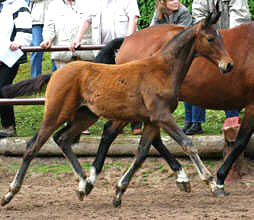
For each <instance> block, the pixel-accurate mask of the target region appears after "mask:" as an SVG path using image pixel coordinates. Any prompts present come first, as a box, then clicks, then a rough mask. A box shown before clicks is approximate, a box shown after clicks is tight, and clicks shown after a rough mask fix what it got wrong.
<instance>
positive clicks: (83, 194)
mask: <svg viewBox="0 0 254 220" xmlns="http://www.w3.org/2000/svg"><path fill="white" fill-rule="evenodd" d="M76 195H77V196H78V199H79V200H80V201H83V200H84V197H85V193H84V192H81V191H78V190H76Z"/></svg>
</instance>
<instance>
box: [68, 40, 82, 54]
mask: <svg viewBox="0 0 254 220" xmlns="http://www.w3.org/2000/svg"><path fill="white" fill-rule="evenodd" d="M79 46H80V42H79V41H73V42H71V43H70V45H69V50H70V51H72V52H75V49H76V48H78V47H79Z"/></svg>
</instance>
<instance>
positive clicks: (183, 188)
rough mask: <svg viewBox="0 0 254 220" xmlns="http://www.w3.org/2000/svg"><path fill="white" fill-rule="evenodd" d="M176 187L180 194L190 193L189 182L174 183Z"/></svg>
mask: <svg viewBox="0 0 254 220" xmlns="http://www.w3.org/2000/svg"><path fill="white" fill-rule="evenodd" d="M176 186H177V187H178V189H179V190H180V191H182V192H188V193H189V192H191V184H190V182H178V181H176Z"/></svg>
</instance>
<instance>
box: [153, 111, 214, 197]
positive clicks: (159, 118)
mask: <svg viewBox="0 0 254 220" xmlns="http://www.w3.org/2000/svg"><path fill="white" fill-rule="evenodd" d="M168 109H169V108H164V109H160V110H158V109H157V111H155V113H154V114H152V117H151V121H153V122H155V123H156V124H157V125H158V126H159V127H161V128H162V129H163V130H164V131H165V132H166V133H168V134H169V135H170V136H171V137H172V138H173V139H174V140H175V141H176V142H177V143H178V144H179V145H180V146H181V147H182V148H183V150H184V152H185V153H186V154H187V155H188V156H189V157H190V159H191V160H192V162H193V163H194V165H195V167H196V169H197V171H198V174H199V176H200V178H201V179H202V180H203V181H204V182H206V183H207V184H210V187H211V191H212V192H214V190H215V189H216V182H215V180H214V178H213V176H212V175H211V173H210V172H209V170H208V169H207V168H206V167H205V165H204V164H203V162H202V161H201V159H200V157H199V155H198V152H197V150H196V149H195V148H194V147H193V143H192V141H191V139H189V138H188V137H187V136H186V135H185V134H184V133H183V131H182V130H181V129H180V128H179V127H178V126H177V124H176V122H175V120H174V118H173V117H172V115H171V114H170V112H169V110H168Z"/></svg>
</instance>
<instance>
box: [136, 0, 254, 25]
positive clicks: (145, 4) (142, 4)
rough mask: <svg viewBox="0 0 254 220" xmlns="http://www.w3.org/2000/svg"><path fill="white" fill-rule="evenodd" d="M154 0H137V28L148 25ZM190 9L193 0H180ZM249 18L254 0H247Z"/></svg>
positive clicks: (252, 10) (253, 12)
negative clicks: (138, 16)
mask: <svg viewBox="0 0 254 220" xmlns="http://www.w3.org/2000/svg"><path fill="white" fill-rule="evenodd" d="M155 2H156V0H138V6H139V11H140V18H139V21H138V27H139V29H143V28H146V27H148V26H149V24H150V22H151V20H152V17H153V13H154V8H155ZM180 2H181V3H182V4H184V5H185V6H186V7H187V8H188V9H189V10H190V11H191V5H192V2H193V0H180ZM248 4H249V9H250V13H251V18H252V19H254V0H248Z"/></svg>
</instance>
